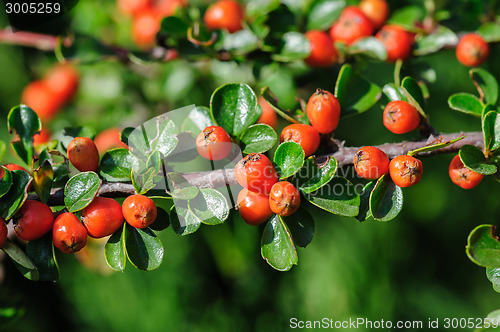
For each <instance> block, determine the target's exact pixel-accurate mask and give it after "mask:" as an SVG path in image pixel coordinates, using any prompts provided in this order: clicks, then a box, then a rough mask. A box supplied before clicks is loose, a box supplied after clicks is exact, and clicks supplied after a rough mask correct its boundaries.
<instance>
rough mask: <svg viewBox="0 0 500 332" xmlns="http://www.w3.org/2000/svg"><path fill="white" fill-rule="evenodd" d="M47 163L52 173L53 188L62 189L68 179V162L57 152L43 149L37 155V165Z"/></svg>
mask: <svg viewBox="0 0 500 332" xmlns="http://www.w3.org/2000/svg"><path fill="white" fill-rule="evenodd" d="M45 161H48V162H49V163H50V165H51V166H52V170H53V172H54V182H53V187H63V186H64V185H65V184H66V182H67V181H68V179H69V174H70V173H71V172H70V170H69V161H68V159H67V158H66V157H65V156H64V155H63V154H62V153H61V152H60V151H58V150H49V149H44V150H43V151H42V152H41V153H40V155H39V160H38V163H39V164H43V163H44V162H45Z"/></svg>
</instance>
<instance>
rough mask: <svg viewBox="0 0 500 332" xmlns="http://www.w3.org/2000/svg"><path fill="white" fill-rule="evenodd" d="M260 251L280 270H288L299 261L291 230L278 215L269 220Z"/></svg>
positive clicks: (263, 256) (270, 263)
mask: <svg viewBox="0 0 500 332" xmlns="http://www.w3.org/2000/svg"><path fill="white" fill-rule="evenodd" d="M260 251H261V255H262V258H264V259H265V260H266V262H267V263H268V264H269V265H271V266H272V267H273V268H275V269H276V270H278V271H288V270H290V269H291V268H292V266H293V265H294V264H295V265H297V263H298V261H299V257H298V256H297V250H296V249H295V245H294V243H293V240H292V236H291V234H290V230H289V229H288V227H287V225H286V224H285V223H284V222H283V221H282V220H281V218H280V217H279V216H278V215H274V217H272V218H271V219H270V220H269V221H268V222H267V224H266V227H265V228H264V231H263V232H262V238H261V242H260Z"/></svg>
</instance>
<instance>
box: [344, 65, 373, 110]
mask: <svg viewBox="0 0 500 332" xmlns="http://www.w3.org/2000/svg"><path fill="white" fill-rule="evenodd" d="M335 96H336V97H337V98H338V100H339V102H340V108H341V112H340V116H341V117H347V116H351V115H355V114H358V113H362V112H364V111H366V110H368V109H369V108H370V107H372V106H373V105H375V103H376V102H377V101H378V100H379V99H380V96H381V90H380V87H379V86H378V85H376V84H374V83H371V82H369V81H367V80H366V79H364V78H363V77H361V76H360V75H359V74H358V73H357V72H355V71H354V69H352V66H351V65H349V64H345V65H343V66H342V68H341V69H340V73H339V76H338V77H337V82H336V84H335Z"/></svg>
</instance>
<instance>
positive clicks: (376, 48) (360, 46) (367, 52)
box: [347, 37, 387, 61]
mask: <svg viewBox="0 0 500 332" xmlns="http://www.w3.org/2000/svg"><path fill="white" fill-rule="evenodd" d="M347 52H348V53H349V54H354V55H363V56H366V57H368V58H371V59H375V60H379V61H385V60H386V59H387V49H386V48H385V45H384V44H383V43H382V42H381V41H380V40H379V39H377V38H375V37H365V38H361V39H359V40H358V41H356V42H355V43H354V44H352V45H351V46H350V47H349V48H348V51H347Z"/></svg>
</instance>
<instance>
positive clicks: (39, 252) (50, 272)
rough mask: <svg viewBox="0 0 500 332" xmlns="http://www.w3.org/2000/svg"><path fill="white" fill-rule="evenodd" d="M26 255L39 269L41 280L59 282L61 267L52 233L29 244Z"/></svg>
mask: <svg viewBox="0 0 500 332" xmlns="http://www.w3.org/2000/svg"><path fill="white" fill-rule="evenodd" d="M26 254H27V255H28V257H29V258H30V259H31V261H32V262H33V263H34V264H35V266H36V267H37V269H38V273H39V280H42V281H53V282H56V281H58V280H59V266H58V265H57V261H56V256H55V252H54V244H53V242H52V231H50V232H48V233H47V234H45V235H44V236H42V237H41V238H39V239H36V240H33V241H30V242H28V245H27V246H26Z"/></svg>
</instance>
